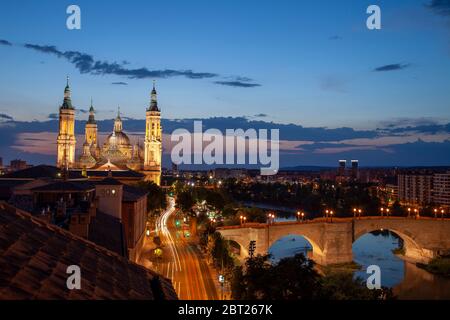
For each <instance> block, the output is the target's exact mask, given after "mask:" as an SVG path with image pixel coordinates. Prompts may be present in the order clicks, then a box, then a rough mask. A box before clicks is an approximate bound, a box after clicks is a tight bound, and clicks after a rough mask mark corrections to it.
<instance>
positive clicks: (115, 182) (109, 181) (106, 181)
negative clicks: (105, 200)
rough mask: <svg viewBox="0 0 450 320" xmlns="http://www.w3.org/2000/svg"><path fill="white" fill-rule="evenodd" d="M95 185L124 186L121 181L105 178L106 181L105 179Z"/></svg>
mask: <svg viewBox="0 0 450 320" xmlns="http://www.w3.org/2000/svg"><path fill="white" fill-rule="evenodd" d="M95 184H98V185H105V186H119V185H122V184H123V183H122V182H120V181H119V180H116V179H114V178H110V177H108V178H105V179H103V180H101V181H98V182H95Z"/></svg>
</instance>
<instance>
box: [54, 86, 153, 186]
mask: <svg viewBox="0 0 450 320" xmlns="http://www.w3.org/2000/svg"><path fill="white" fill-rule="evenodd" d="M145 119H146V121H145V139H144V145H143V146H141V145H139V144H138V143H135V144H132V143H131V141H130V138H129V137H128V136H127V134H126V133H125V132H124V131H123V126H122V119H121V117H120V110H119V111H118V113H117V117H116V118H115V120H114V128H113V130H112V133H110V134H109V135H108V137H107V138H106V140H105V141H104V142H103V144H102V145H100V141H99V139H98V129H97V122H96V120H95V110H94V107H93V105H92V101H91V107H90V109H89V118H88V120H87V122H86V126H85V137H84V143H83V150H82V154H81V155H80V156H79V157H76V155H75V145H76V137H75V108H74V107H73V106H72V101H71V93H70V87H69V81H67V85H66V88H65V90H64V101H63V104H62V105H61V106H60V108H59V134H58V139H57V145H58V150H57V166H58V167H60V168H68V169H72V168H73V169H83V170H87V169H90V170H112V171H118V170H129V169H130V170H134V171H138V172H141V173H143V174H144V175H145V177H146V180H149V181H153V182H155V183H157V184H158V185H159V184H160V179H161V156H162V127H161V111H160V109H159V107H158V101H157V96H156V89H155V84H154V83H153V90H152V92H151V98H150V105H149V106H148V107H147V108H146V117H145Z"/></svg>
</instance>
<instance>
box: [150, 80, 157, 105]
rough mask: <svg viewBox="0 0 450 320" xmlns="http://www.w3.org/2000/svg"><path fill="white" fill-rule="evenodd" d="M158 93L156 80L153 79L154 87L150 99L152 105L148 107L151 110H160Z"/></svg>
mask: <svg viewBox="0 0 450 320" xmlns="http://www.w3.org/2000/svg"><path fill="white" fill-rule="evenodd" d="M156 96H157V94H156V88H155V80H153V89H152V93H151V99H150V107H149V108H148V110H149V111H159V109H158V100H157V97H156Z"/></svg>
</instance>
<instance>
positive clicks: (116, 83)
mask: <svg viewBox="0 0 450 320" xmlns="http://www.w3.org/2000/svg"><path fill="white" fill-rule="evenodd" d="M111 84H113V85H117V86H127V85H128V83H126V82H122V81H119V82H111Z"/></svg>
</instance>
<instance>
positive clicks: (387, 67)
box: [373, 63, 410, 72]
mask: <svg viewBox="0 0 450 320" xmlns="http://www.w3.org/2000/svg"><path fill="white" fill-rule="evenodd" d="M409 66H410V64H409V63H406V64H401V63H394V64H387V65H384V66H381V67H378V68H375V69H373V71H376V72H382V71H396V70H403V69H406V68H408V67H409Z"/></svg>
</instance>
